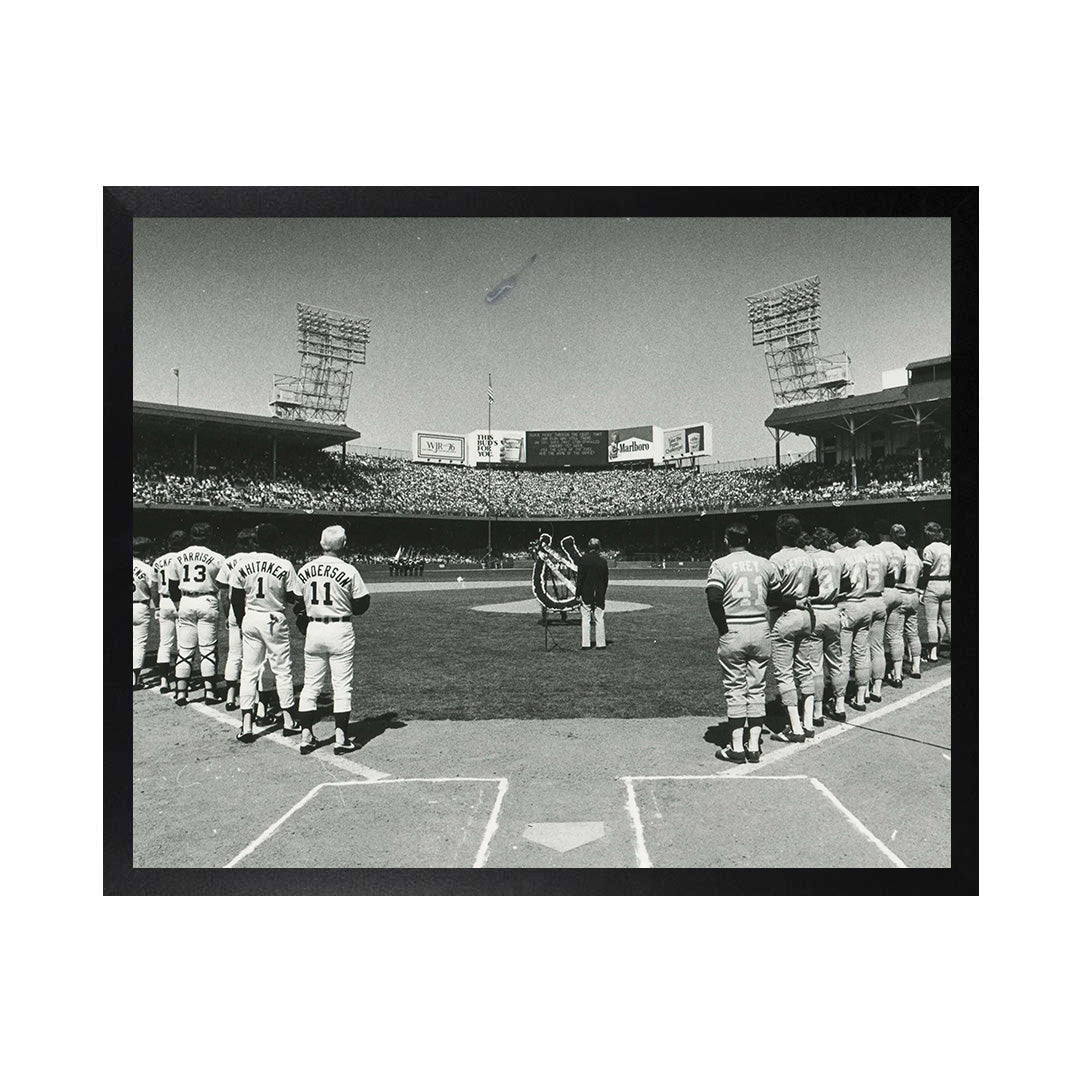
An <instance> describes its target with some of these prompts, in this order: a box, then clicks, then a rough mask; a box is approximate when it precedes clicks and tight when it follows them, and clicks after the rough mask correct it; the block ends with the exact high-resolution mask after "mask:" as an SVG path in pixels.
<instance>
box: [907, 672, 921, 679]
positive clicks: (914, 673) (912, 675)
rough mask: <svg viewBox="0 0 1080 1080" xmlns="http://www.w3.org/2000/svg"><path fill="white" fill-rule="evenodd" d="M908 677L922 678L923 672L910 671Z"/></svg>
mask: <svg viewBox="0 0 1080 1080" xmlns="http://www.w3.org/2000/svg"><path fill="white" fill-rule="evenodd" d="M908 678H909V679H921V678H922V672H920V671H909V672H908Z"/></svg>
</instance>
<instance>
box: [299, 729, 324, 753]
mask: <svg viewBox="0 0 1080 1080" xmlns="http://www.w3.org/2000/svg"><path fill="white" fill-rule="evenodd" d="M318 745H319V744H318V743H317V742H316V741H315V733H314V732H313V731H312V730H311V728H304V730H303V731H302V732H301V733H300V753H301V754H310V753H311V751H312V750H314V749H315V747H316V746H318Z"/></svg>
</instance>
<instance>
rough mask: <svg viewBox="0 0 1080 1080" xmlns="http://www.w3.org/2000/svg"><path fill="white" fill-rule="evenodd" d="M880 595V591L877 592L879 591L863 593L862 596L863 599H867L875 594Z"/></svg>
mask: <svg viewBox="0 0 1080 1080" xmlns="http://www.w3.org/2000/svg"><path fill="white" fill-rule="evenodd" d="M880 595H881V593H879V592H868V593H863V597H864V598H865V599H867V600H870V599H872V598H873V597H875V596H880Z"/></svg>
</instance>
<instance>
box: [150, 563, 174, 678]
mask: <svg viewBox="0 0 1080 1080" xmlns="http://www.w3.org/2000/svg"><path fill="white" fill-rule="evenodd" d="M175 558H176V552H175V551H167V552H165V554H164V555H159V556H158V557H157V558H156V559H155V560H154V566H153V569H154V579H155V581H156V582H157V594H158V609H157V621H158V650H157V662H158V663H159V664H171V663H172V662H173V660H174V658H175V657H176V605H175V604H174V603H173V601H172V597H171V596H170V595H169V563H171V562H172V561H173V559H175Z"/></svg>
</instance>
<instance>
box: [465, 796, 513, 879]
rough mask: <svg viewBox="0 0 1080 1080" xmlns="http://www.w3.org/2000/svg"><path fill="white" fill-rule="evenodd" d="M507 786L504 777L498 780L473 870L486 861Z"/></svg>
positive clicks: (497, 824) (497, 825)
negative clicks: (496, 792) (497, 786)
mask: <svg viewBox="0 0 1080 1080" xmlns="http://www.w3.org/2000/svg"><path fill="white" fill-rule="evenodd" d="M509 787H510V781H509V780H507V779H506V778H505V777H504V778H503V779H502V780H500V781H499V793H498V794H497V795H496V796H495V805H494V806H493V807H492V808H491V817H489V818H488V823H487V828H486V829H485V830H484V839H483V840H482V841H481V842H480V850H479V851H478V852H477V853H476V861H475V862H474V863H473V869H474V870H479V869H480V868H481V867H482V866H483V865H484V863H486V862H487V857H488V852H489V851H490V849H491V839H492V837H493V836H494V835H495V830H496V829H497V828H498V827H499V811H500V810H501V809H502V801H503V796H504V795H505V794H506V790H507V788H509Z"/></svg>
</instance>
